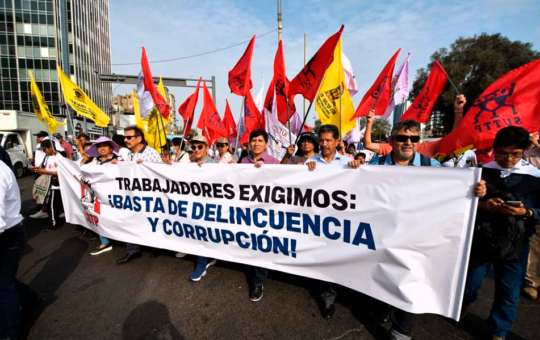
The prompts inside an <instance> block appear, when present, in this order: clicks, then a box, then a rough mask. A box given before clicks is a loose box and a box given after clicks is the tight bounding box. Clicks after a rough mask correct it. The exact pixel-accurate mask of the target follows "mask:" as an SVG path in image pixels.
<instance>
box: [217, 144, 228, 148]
mask: <svg viewBox="0 0 540 340" xmlns="http://www.w3.org/2000/svg"><path fill="white" fill-rule="evenodd" d="M226 146H229V144H217V147H218V148H223V147H226Z"/></svg>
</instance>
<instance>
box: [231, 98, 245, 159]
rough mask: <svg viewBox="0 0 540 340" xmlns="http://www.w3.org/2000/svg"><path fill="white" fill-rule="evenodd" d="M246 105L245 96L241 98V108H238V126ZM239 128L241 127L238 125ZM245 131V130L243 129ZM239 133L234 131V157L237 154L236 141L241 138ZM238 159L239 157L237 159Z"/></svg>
mask: <svg viewBox="0 0 540 340" xmlns="http://www.w3.org/2000/svg"><path fill="white" fill-rule="evenodd" d="M245 105H246V96H243V97H242V107H241V108H240V114H239V115H238V124H240V119H242V112H244V106H245ZM239 126H241V125H239ZM244 129H245V128H244ZM239 133H240V131H236V142H235V143H234V144H235V145H234V155H235V156H237V154H238V152H237V151H238V140H239V139H240V138H241V137H242V136H239V135H238V134H239ZM238 158H239V157H238Z"/></svg>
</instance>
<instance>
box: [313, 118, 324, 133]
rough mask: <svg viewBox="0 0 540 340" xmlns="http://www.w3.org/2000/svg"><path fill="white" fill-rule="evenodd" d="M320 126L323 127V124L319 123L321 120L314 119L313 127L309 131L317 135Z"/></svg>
mask: <svg viewBox="0 0 540 340" xmlns="http://www.w3.org/2000/svg"><path fill="white" fill-rule="evenodd" d="M321 126H323V123H322V122H321V120H320V119H316V120H315V126H314V127H313V129H311V131H313V133H314V134H316V135H318V134H319V130H320V129H321Z"/></svg>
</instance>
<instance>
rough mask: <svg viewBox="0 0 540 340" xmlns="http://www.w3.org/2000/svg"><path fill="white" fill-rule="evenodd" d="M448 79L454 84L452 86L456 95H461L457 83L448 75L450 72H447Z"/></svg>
mask: <svg viewBox="0 0 540 340" xmlns="http://www.w3.org/2000/svg"><path fill="white" fill-rule="evenodd" d="M446 79H448V82H449V83H450V85H452V88H453V89H454V92H455V93H456V96H459V95H460V93H459V90H458V88H457V87H456V84H454V82H453V81H452V79H450V76H449V75H448V73H447V74H446Z"/></svg>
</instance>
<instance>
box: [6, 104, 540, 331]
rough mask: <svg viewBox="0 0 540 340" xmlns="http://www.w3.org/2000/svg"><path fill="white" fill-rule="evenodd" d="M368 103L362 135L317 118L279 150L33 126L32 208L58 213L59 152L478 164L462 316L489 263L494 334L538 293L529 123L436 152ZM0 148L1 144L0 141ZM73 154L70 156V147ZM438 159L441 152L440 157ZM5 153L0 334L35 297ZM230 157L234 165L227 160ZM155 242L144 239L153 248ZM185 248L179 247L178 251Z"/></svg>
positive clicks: (539, 210) (142, 157)
mask: <svg viewBox="0 0 540 340" xmlns="http://www.w3.org/2000/svg"><path fill="white" fill-rule="evenodd" d="M464 105H465V98H464V97H463V96H461V95H460V96H457V97H456V101H455V104H454V108H455V115H456V119H455V124H454V126H457V125H458V124H459V122H460V120H461V118H462V114H463V107H464ZM373 121H374V117H373V112H370V114H369V115H368V117H367V126H366V134H365V137H364V140H363V143H359V144H358V145H357V144H355V143H351V145H346V144H345V142H343V141H342V140H340V136H339V130H338V128H337V127H336V126H333V125H323V126H322V127H321V128H320V130H319V131H318V134H317V135H315V134H314V133H313V132H304V133H301V134H300V136H299V138H298V140H297V143H296V145H291V146H289V147H288V148H287V151H286V154H285V156H284V157H283V158H282V159H281V160H279V159H277V158H275V157H273V156H271V155H270V154H269V153H268V152H267V148H268V147H269V137H268V134H267V132H265V131H263V130H255V131H253V132H251V134H250V136H249V143H246V144H242V145H240V148H238V150H234V148H233V145H231V142H230V141H229V140H228V139H227V138H220V139H218V140H217V142H216V144H215V146H216V148H217V151H214V152H213V151H212V149H211V148H210V147H209V145H208V142H207V139H206V138H205V137H203V136H194V137H193V138H191V139H190V140H189V141H186V140H184V139H181V138H175V139H173V140H172V141H171V142H170V145H167V146H166V147H165V149H164V150H163V152H162V153H158V152H157V151H156V150H154V149H152V148H150V147H149V146H148V145H147V143H146V142H145V138H144V132H143V131H142V130H141V129H139V128H138V127H136V126H130V127H127V128H125V130H124V135H115V136H113V137H112V139H109V138H108V137H101V138H99V139H98V140H97V141H95V142H94V143H91V142H90V140H89V138H88V136H87V135H85V134H83V133H81V134H80V135H78V137H77V138H76V139H75V142H76V145H77V148H76V150H75V151H74V150H72V149H71V147H70V146H69V143H66V142H65V141H63V139H62V138H61V137H62V136H61V135H58V136H56V135H55V138H52V139H49V137H48V134H47V133H46V132H40V133H39V134H37V141H38V143H39V144H38V147H37V150H36V152H35V154H34V156H33V158H32V159H29V161H31V162H33V166H32V167H31V170H32V171H33V172H34V173H35V175H36V178H39V177H40V176H50V188H49V190H48V193H47V196H46V199H45V201H44V203H43V204H42V205H37V206H36V210H35V212H34V213H33V214H32V215H31V216H30V217H31V218H35V219H44V220H47V221H48V222H49V223H47V224H48V226H47V227H46V228H44V230H45V231H52V232H54V230H55V229H57V228H59V227H61V226H63V224H64V223H65V219H64V214H63V213H64V212H63V204H62V195H61V191H60V183H59V180H58V163H57V157H58V154H59V153H60V154H63V156H64V157H68V158H70V159H76V162H77V163H78V164H79V165H80V166H82V167H84V166H85V165H87V164H95V165H100V166H115V164H117V163H118V162H135V163H138V164H140V163H144V162H152V163H168V164H174V163H197V164H198V165H199V166H201V167H204V164H206V163H226V164H234V163H242V164H253V166H255V167H256V168H260V167H264V166H266V165H267V164H282V165H286V166H294V165H296V166H305V167H307V168H308V169H309V170H310V171H313V170H315V169H317V168H320V167H334V166H339V167H335V168H336V169H338V168H343V167H344V166H347V167H350V168H352V169H357V168H360V167H363V166H372V165H382V166H391V165H393V166H431V167H441V166H443V167H455V168H467V167H472V166H482V165H483V172H482V180H481V181H480V182H479V183H477V184H476V185H475V187H474V188H473V191H474V193H475V195H476V196H478V197H479V198H480V202H479V204H478V212H477V216H476V223H475V230H474V238H473V244H472V249H471V256H470V260H469V264H468V271H467V277H466V284H465V294H464V298H463V309H462V315H461V318H464V317H466V314H467V310H468V308H469V307H470V306H471V304H472V303H474V302H475V300H476V299H477V297H478V291H479V289H480V286H481V284H482V281H483V280H484V278H485V276H486V275H487V273H488V272H489V270H490V268H491V267H493V269H494V273H495V293H494V295H495V296H494V298H493V305H492V308H491V311H490V315H489V317H488V319H487V325H488V329H489V331H490V334H489V335H488V336H489V337H490V338H492V339H505V338H506V337H507V335H508V333H509V332H510V330H511V327H512V324H513V323H514V322H515V320H516V316H517V309H518V303H519V299H520V294H521V293H523V294H524V295H526V296H527V297H529V298H531V299H536V297H537V288H538V286H539V284H540V278H539V277H538V273H537V271H536V269H537V267H538V259H539V257H540V228H539V227H537V225H538V224H539V223H540V200H539V194H540V185H539V183H540V170H538V169H537V167H539V166H540V147H538V146H539V145H538V142H537V141H535V140H531V138H530V135H529V133H528V132H527V131H526V130H524V129H522V128H520V127H513V126H510V127H506V128H503V129H501V130H499V132H498V133H497V135H496V137H495V139H494V142H493V146H492V147H490V148H489V149H485V150H476V151H467V152H464V153H462V154H460V155H458V156H456V157H454V158H449V157H447V158H446V159H442V161H441V162H439V161H438V160H436V159H435V158H434V157H435V156H436V155H437V154H438V149H439V141H431V142H424V143H421V141H420V126H419V124H418V123H417V122H415V121H412V120H405V121H402V122H399V123H397V124H395V125H394V126H393V128H392V131H391V134H390V136H389V137H388V143H374V142H373V141H372V140H371V129H372V126H373ZM0 151H1V150H0ZM75 155H78V157H75ZM439 160H441V158H439ZM8 163H9V160H5V159H4V162H0V244H1V247H0V261H1V264H0V265H1V267H0V268H1V273H0V274H1V275H0V301H2V304H0V339H3V338H11V337H13V336H15V335H16V334H17V331H18V328H19V325H20V320H21V319H20V318H21V315H23V316H24V315H25V313H28V312H29V311H31V310H32V309H33V308H35V307H36V306H37V305H38V304H39V301H40V296H39V294H38V293H36V292H34V291H33V290H32V289H31V288H30V287H28V286H26V285H24V284H23V283H21V282H19V281H17V280H16V279H15V275H16V272H17V266H18V258H19V256H20V254H21V253H22V249H23V246H24V241H25V235H26V234H25V230H24V226H23V218H22V216H21V214H20V208H21V203H20V193H19V188H18V186H17V181H16V180H15V177H14V175H13V173H12V171H11V170H10V168H9V164H8ZM227 166H234V165H227ZM80 238H81V239H82V240H85V241H88V242H93V241H97V240H99V243H98V245H97V246H96V248H95V249H94V250H93V251H92V252H91V253H90V254H91V255H94V256H97V255H100V254H104V253H106V252H108V251H110V250H111V249H112V247H113V245H112V243H111V241H110V240H108V239H107V238H106V237H103V236H100V235H96V234H94V233H93V232H91V231H90V230H88V229H85V231H84V233H83V234H82V235H81V236H80ZM126 250H127V253H126V255H125V256H124V257H122V258H120V259H118V260H117V261H116V262H117V264H118V265H126V264H128V263H130V262H133V261H134V260H136V259H138V258H140V257H141V256H142V252H141V247H140V246H139V245H136V244H127V245H126ZM160 252H162V250H159V249H152V255H151V256H153V257H155V256H157V255H159V254H160ZM186 255H187V254H183V253H177V254H176V257H178V258H182V257H184V256H186ZM196 261H197V264H196V267H195V270H194V272H193V273H192V274H191V275H190V277H189V279H190V280H191V281H194V282H197V281H200V280H201V279H202V278H203V277H204V276H205V275H206V274H207V271H208V270H209V267H210V266H212V265H214V264H216V259H212V258H206V257H203V256H197V260H196ZM250 272H251V278H250V279H251V282H250V290H249V298H250V300H251V301H254V302H256V301H259V300H260V299H261V298H262V297H263V284H264V281H265V279H266V278H267V275H268V270H267V269H265V268H252V270H251V271H250ZM318 286H319V299H320V301H319V303H320V308H321V314H322V316H323V317H324V318H327V319H329V318H331V317H332V316H333V315H334V313H335V299H336V295H337V293H336V290H335V287H334V284H332V283H329V282H322V281H321V282H318ZM376 305H378V307H376V308H375V309H374V310H373V311H372V314H373V316H374V317H375V318H376V319H377V320H378V321H380V322H381V323H387V322H390V323H391V327H390V331H389V334H388V336H389V338H390V339H411V338H412V336H413V319H414V316H413V314H411V313H408V312H406V311H403V310H400V309H398V308H395V307H392V306H389V305H386V304H383V303H378V304H376Z"/></svg>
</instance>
